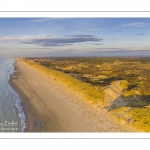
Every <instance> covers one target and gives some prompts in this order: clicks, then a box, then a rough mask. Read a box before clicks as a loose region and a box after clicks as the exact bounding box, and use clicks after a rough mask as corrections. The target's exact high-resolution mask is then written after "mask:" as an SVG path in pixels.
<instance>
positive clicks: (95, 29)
mask: <svg viewBox="0 0 150 150" xmlns="http://www.w3.org/2000/svg"><path fill="white" fill-rule="evenodd" d="M106 29H108V28H93V29H86V30H91V31H97V30H106Z"/></svg>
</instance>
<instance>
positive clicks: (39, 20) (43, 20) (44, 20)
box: [27, 18, 51, 23]
mask: <svg viewBox="0 0 150 150" xmlns="http://www.w3.org/2000/svg"><path fill="white" fill-rule="evenodd" d="M49 21H51V19H50V18H41V19H32V20H28V21H27V22H34V23H36V22H37V23H40V22H49Z"/></svg>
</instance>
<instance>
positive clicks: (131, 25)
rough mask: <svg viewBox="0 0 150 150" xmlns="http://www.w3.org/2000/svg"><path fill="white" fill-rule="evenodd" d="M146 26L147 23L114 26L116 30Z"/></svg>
mask: <svg viewBox="0 0 150 150" xmlns="http://www.w3.org/2000/svg"><path fill="white" fill-rule="evenodd" d="M146 25H147V23H144V22H134V23H128V24H123V25H119V26H116V28H120V27H145V26H146Z"/></svg>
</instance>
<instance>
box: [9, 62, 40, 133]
mask: <svg viewBox="0 0 150 150" xmlns="http://www.w3.org/2000/svg"><path fill="white" fill-rule="evenodd" d="M14 70H15V71H16V72H14V74H13V75H11V74H10V79H9V84H10V85H11V87H12V88H13V89H14V90H15V91H16V92H17V94H18V95H19V98H20V100H21V105H22V107H23V111H24V114H25V124H26V126H27V128H26V129H25V130H24V131H23V132H41V131H42V130H41V125H40V124H41V123H40V121H39V118H38V117H37V114H36V112H35V110H34V109H33V108H32V107H31V106H30V105H31V104H30V101H29V100H28V98H27V96H26V95H25V94H24V93H23V92H22V91H21V89H20V88H19V87H18V86H17V85H16V83H15V82H14V80H17V79H18V78H19V74H20V73H19V70H18V69H17V66H16V63H15V64H14ZM32 120H35V122H39V124H38V126H36V125H34V124H33V121H32Z"/></svg>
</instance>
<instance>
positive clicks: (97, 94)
mask: <svg viewBox="0 0 150 150" xmlns="http://www.w3.org/2000/svg"><path fill="white" fill-rule="evenodd" d="M23 61H24V62H25V63H27V64H29V65H31V66H32V67H34V68H37V69H38V70H40V71H41V72H43V73H45V74H47V75H48V76H50V77H51V78H53V79H54V80H56V81H60V82H61V83H64V84H65V85H66V86H67V87H68V88H70V89H71V90H72V91H74V92H76V94H78V93H79V94H81V95H82V96H83V97H84V98H85V99H86V101H87V102H88V103H91V104H93V106H96V105H99V104H102V105H103V104H104V93H103V90H102V89H101V88H100V87H95V86H92V85H90V84H89V83H85V82H82V81H80V80H78V79H76V78H73V77H71V76H68V75H67V74H65V73H63V72H60V71H57V70H52V69H49V68H46V67H45V66H42V65H40V64H39V63H37V62H34V61H29V60H23Z"/></svg>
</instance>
